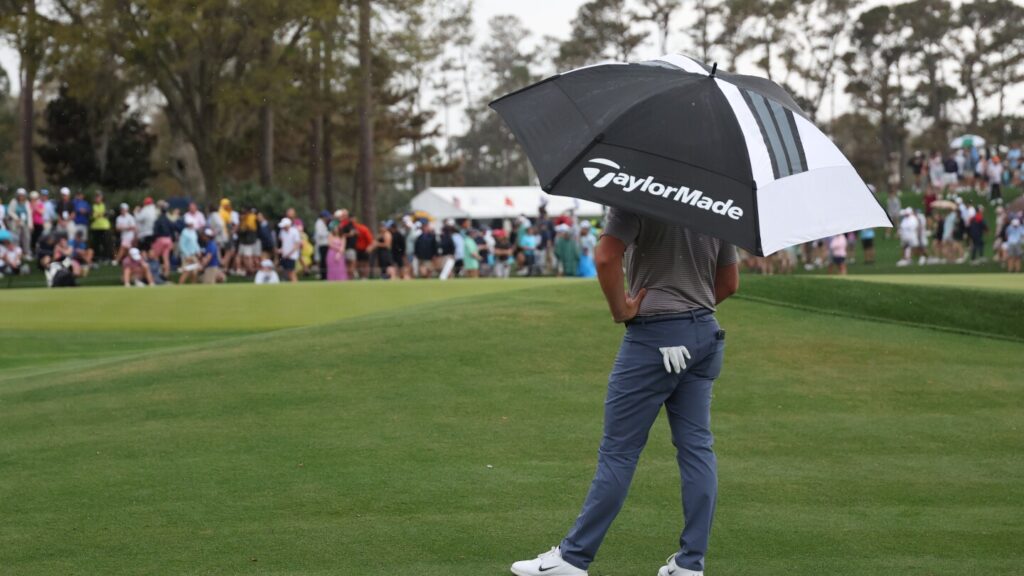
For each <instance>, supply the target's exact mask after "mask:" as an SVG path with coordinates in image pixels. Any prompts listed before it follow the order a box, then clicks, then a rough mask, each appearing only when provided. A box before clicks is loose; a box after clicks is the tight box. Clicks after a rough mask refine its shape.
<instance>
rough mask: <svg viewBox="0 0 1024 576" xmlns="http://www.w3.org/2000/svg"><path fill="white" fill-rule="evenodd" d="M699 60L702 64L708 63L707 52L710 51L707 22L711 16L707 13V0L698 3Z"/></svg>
mask: <svg viewBox="0 0 1024 576" xmlns="http://www.w3.org/2000/svg"><path fill="white" fill-rule="evenodd" d="M699 14H700V16H699V18H700V58H701V60H702V61H703V62H707V61H708V52H710V51H711V42H710V41H709V40H708V20H710V19H711V15H710V14H709V13H708V7H707V0H701V2H700V12H699Z"/></svg>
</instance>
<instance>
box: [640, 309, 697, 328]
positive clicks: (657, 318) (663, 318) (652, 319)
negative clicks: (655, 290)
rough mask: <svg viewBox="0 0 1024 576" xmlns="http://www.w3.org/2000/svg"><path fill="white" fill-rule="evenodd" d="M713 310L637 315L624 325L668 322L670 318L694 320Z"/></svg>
mask: <svg viewBox="0 0 1024 576" xmlns="http://www.w3.org/2000/svg"><path fill="white" fill-rule="evenodd" d="M714 313H715V311H714V310H708V309H707V308H698V309H696V310H689V311H687V312H681V313H678V314H656V315H654V316H637V317H635V318H633V319H632V320H627V321H626V327H627V328H628V327H630V326H633V325H634V324H639V325H640V326H645V325H647V324H657V323H658V322H669V321H672V320H696V319H697V318H703V317H705V316H711V315H712V314H714Z"/></svg>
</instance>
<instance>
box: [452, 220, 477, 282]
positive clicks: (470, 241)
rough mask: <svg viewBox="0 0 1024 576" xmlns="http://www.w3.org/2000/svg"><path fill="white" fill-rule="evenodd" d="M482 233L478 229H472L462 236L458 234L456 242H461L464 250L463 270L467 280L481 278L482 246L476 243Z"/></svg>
mask: <svg viewBox="0 0 1024 576" xmlns="http://www.w3.org/2000/svg"><path fill="white" fill-rule="evenodd" d="M479 235H480V232H479V231H478V230H477V229H476V228H470V229H469V230H467V231H465V232H463V233H462V234H461V235H459V234H458V233H457V236H458V237H457V238H456V241H459V240H461V241H462V243H463V248H462V269H463V270H464V271H465V273H466V277H467V278H479V277H480V245H479V244H477V243H476V239H477V236H479Z"/></svg>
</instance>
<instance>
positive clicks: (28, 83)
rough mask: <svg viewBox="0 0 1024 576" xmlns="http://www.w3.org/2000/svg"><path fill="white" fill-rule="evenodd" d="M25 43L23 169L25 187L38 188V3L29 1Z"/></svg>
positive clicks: (22, 82) (23, 47)
mask: <svg viewBox="0 0 1024 576" xmlns="http://www.w3.org/2000/svg"><path fill="white" fill-rule="evenodd" d="M26 9H27V18H26V28H27V29H26V31H25V35H26V36H25V37H26V40H25V43H24V45H23V46H22V51H21V54H20V56H21V68H22V78H21V94H20V96H21V169H22V172H23V175H24V177H25V187H26V188H29V189H33V188H35V187H36V167H35V149H34V147H33V145H32V142H33V138H34V136H35V130H36V122H35V115H36V110H35V88H36V72H37V71H38V70H37V68H38V66H39V62H38V61H37V60H36V57H37V49H38V46H37V42H38V40H37V32H36V2H35V0H29V2H28V3H27V6H26Z"/></svg>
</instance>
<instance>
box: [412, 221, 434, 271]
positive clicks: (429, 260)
mask: <svg viewBox="0 0 1024 576" xmlns="http://www.w3.org/2000/svg"><path fill="white" fill-rule="evenodd" d="M439 249H440V248H439V246H438V242H437V235H436V234H434V230H433V228H432V227H431V225H430V222H424V223H423V225H422V227H421V229H420V234H419V236H417V237H416V243H415V246H414V248H413V255H414V256H415V258H416V259H415V260H414V262H413V267H414V268H415V270H413V272H415V274H416V277H417V278H430V277H432V276H433V275H434V260H435V259H436V258H437V255H438V251H439Z"/></svg>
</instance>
